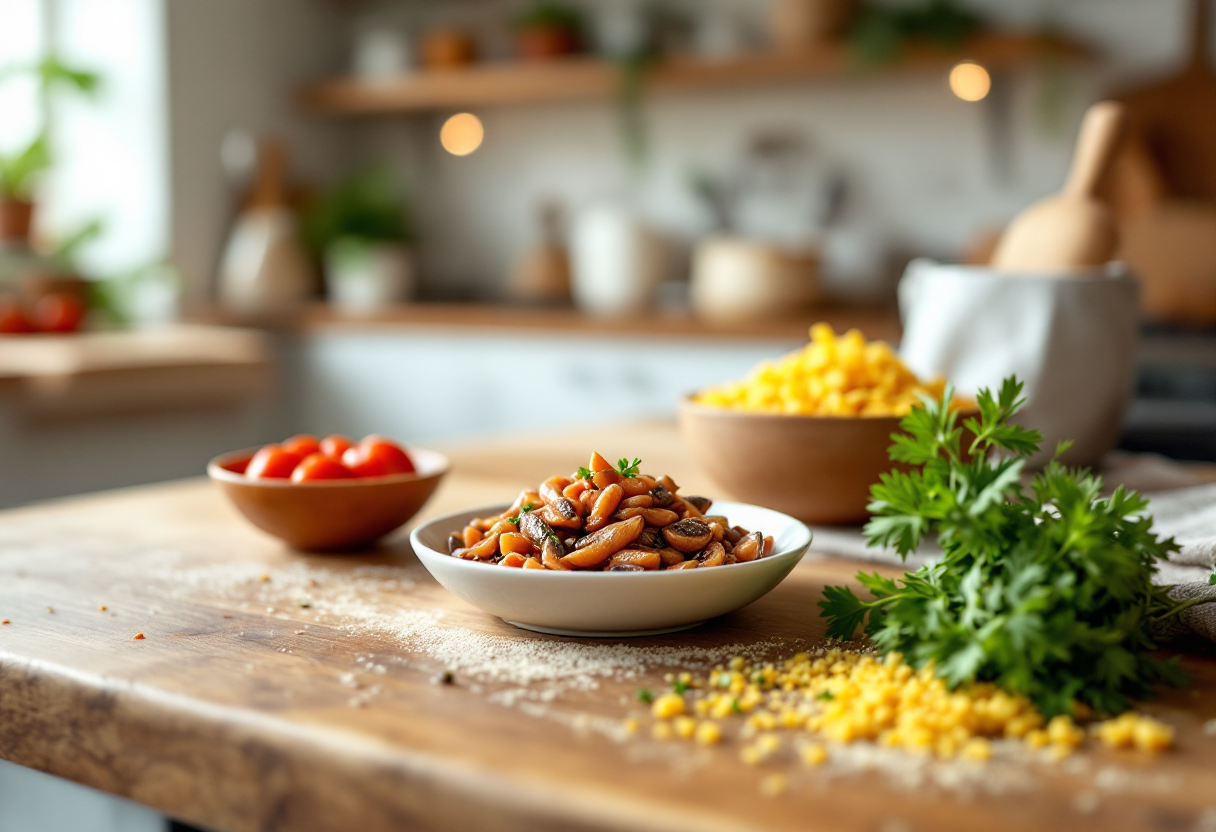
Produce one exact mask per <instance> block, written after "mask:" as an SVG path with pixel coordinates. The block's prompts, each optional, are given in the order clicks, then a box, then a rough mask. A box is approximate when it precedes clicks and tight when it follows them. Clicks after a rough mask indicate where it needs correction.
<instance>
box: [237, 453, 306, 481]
mask: <svg viewBox="0 0 1216 832" xmlns="http://www.w3.org/2000/svg"><path fill="white" fill-rule="evenodd" d="M301 459H303V457H301V456H300V455H299V454H293V453H292V452H291V451H287V450H284V449H283V446H282V445H267V446H266V447H264V448H262V449H261V450H259V451H258V452H257V453H256V454H254V455H253V459H251V460H249V467H248V468H246V469H245V476H247V477H249V478H251V479H255V480H258V479H261V480H285V479H288V478H290V477H291V472H292V471H294V470H295V469H296V466H297V465H299V464H300V460H301Z"/></svg>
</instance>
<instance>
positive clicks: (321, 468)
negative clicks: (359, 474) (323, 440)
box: [291, 452, 355, 482]
mask: <svg viewBox="0 0 1216 832" xmlns="http://www.w3.org/2000/svg"><path fill="white" fill-rule="evenodd" d="M354 476H355V472H354V471H352V470H350V469H349V468H347V467H346V466H345V465H343V464H342V463H341V462H338V460H336V459H334V458H333V457H328V456H326V455H325V454H323V453H320V452H317V453H315V454H310V455H309V456H307V457H305V458H304V460H303V461H302V462H301V463H300V464H299V465H297V466H296V469H295V470H294V471H292V472H291V481H292V482H318V481H320V480H348V479H351V478H352V477H354Z"/></svg>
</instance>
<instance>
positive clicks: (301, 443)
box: [281, 433, 321, 457]
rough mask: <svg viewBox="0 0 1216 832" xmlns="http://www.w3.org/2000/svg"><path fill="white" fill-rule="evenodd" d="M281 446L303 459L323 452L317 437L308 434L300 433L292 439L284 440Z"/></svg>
mask: <svg viewBox="0 0 1216 832" xmlns="http://www.w3.org/2000/svg"><path fill="white" fill-rule="evenodd" d="M281 444H282V446H283V450H285V451H291V452H292V453H293V454H299V455H300V456H301V457H306V456H312V455H313V454H315V453H319V452H320V450H321V443H320V442H318V441H317V437H315V436H310V435H309V434H307V433H298V434H296V435H295V436H293V437H291V438H290V439H286V440H284V441H283V442H282V443H281Z"/></svg>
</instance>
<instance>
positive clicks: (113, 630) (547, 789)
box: [0, 424, 1216, 832]
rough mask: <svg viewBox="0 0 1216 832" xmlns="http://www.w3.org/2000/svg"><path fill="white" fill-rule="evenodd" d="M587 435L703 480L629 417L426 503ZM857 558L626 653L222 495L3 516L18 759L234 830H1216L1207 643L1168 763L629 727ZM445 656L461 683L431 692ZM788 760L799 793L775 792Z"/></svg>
mask: <svg viewBox="0 0 1216 832" xmlns="http://www.w3.org/2000/svg"><path fill="white" fill-rule="evenodd" d="M592 446H594V447H596V448H598V449H600V450H602V451H603V452H604V453H606V454H609V455H613V454H615V455H618V456H620V455H624V454H626V453H628V454H630V455H634V454H636V455H638V456H641V457H642V458H643V459H644V460H645V463H646V467H647V468H648V469H650V470H658V469H662V470H665V471H667V472H669V473H670V474H672V475H673V476H674V477H675V478H676V479H677V481H679V482H681V483H682V484H683V485H684V486H685V487H686V488H687V489H689V490H695V491H707V490H708V489H707V486H706V484H705V482H704V481H703V480H702V479H701V477H700V476H699V474H698V472H697V471H696V469H695V468H694V467H693V466H692V464H691V463H690V461H689V460H688V459H687V458H686V457H685V455H684V454H683V452H682V450H681V448H680V445H679V442H678V439H677V437H676V435H675V430H674V428H673V427H672V426H670V425H666V424H655V425H641V426H624V427H620V428H618V429H613V430H601V431H597V432H595V433H584V434H567V435H561V436H535V437H530V438H519V439H516V440H513V441H499V442H494V443H485V444H482V445H463V446H461V447H459V448H456V449H453V450H452V454H451V455H452V458H453V462H454V464H455V472H454V473H453V474H452V475H451V476H450V477H449V478H448V480H447V481H446V482H445V483H444V485H443V486H442V488H441V490H440V492H439V493H438V494H437V495H436V498H435V499H434V501H433V502H432V503H431V504H430V505H429V506H427V508H426V510H425V515H426V516H434V515H435V514H437V513H441V512H447V511H450V510H454V509H457V508H462V507H467V506H470V505H477V504H483V503H488V502H493V501H496V500H500V499H503V498H505V497H507V496H509V495H511V494H513V493H515V492H516V491H517V490H518V489H519V488H521V487H522V486H524V485H526V484H534V483H536V482H537V481H539V480H540V479H541V478H542V476H545V475H548V474H550V473H552V472H554V471H565V470H567V469H569V468H570V467H571V466H572V465H575V464H577V463H578V462H581V460H582V459H583V457H584V456H586V454H587V452H588V450H589V449H590V448H591V447H592ZM614 458H615V457H614ZM856 568H857V565H856V564H854V563H849V562H842V561H834V560H827V559H820V558H816V557H808V559H806V560H805V561H804V562H803V563H802V564H801V565H800V566H799V567H798V568H797V569H796V570H795V571H794V573H793V574H792V575H791V576H790V577H789V578H788V579H787V580H786V581H785V583H783V584H782V585H781V586H780V587H779V588H778V589H777V590H775V591H774V592H772V593H771V594H770V595H768V596H767V597H765V598H763V599H762V600H760V601H758V602H756V603H755V604H753V605H752V606H750V607H748V608H747V609H744V610H742V611H740V612H737V613H735V614H733V615H729V616H726V617H724V618H722V619H720V620H717V621H714V622H711V623H709V624H706V625H704V626H702V627H699V628H697V629H694V630H691V631H687V632H685V633H680V634H676V635H671V636H664V637H659V638H649V639H636V640H631V641H630V642H629V645H628V647H625V648H617V647H612V646H611V645H604V644H603V643H594V642H589V641H581V640H574V639H561V638H555V637H547V636H541V635H537V634H533V633H528V632H523V631H520V630H516V629H514V628H512V627H511V626H509V625H507V624H505V623H503V622H501V621H498V620H495V619H491V618H489V617H487V616H485V615H483V614H482V613H480V612H478V611H477V610H475V609H473V608H471V607H469V606H467V605H465V604H464V603H463V602H461V601H459V600H457V599H455V598H454V597H452V596H450V595H449V594H448V593H446V592H445V591H444V590H443V589H442V588H440V587H439V586H438V585H436V584H435V583H434V582H433V581H432V580H430V578H429V576H428V575H427V573H426V572H425V571H424V570H423V569H422V567H421V566H420V565H419V564H418V562H417V561H416V560H415V559H414V558H413V556H412V554H411V553H410V552H409V549H408V546H407V545H406V543H405V542H404V541H403V539H402V538H401V537H397V538H396V539H395V540H393V541H392V542H391V543H390V544H389V545H388V546H387V547H385V548H384V549H382V550H380V551H376V552H372V553H366V554H360V555H345V556H339V555H331V556H318V555H302V554H298V553H293V552H290V551H286V550H285V549H284V548H282V547H281V546H279V545H278V544H277V543H276V542H275V541H273V540H269V539H267V538H266V537H264V536H262V535H261V534H259V533H258V532H256V531H255V530H253V529H252V528H251V527H249V526H248V525H246V524H245V523H244V522H243V521H242V519H241V518H240V517H238V516H237V514H236V513H235V511H234V510H233V509H232V508H231V507H230V506H228V505H227V504H225V503H224V502H223V500H222V498H221V496H220V494H219V493H218V492H217V491H216V490H214V489H212V487H211V486H210V484H209V483H207V482H205V481H201V480H197V481H186V482H179V483H170V484H165V485H161V486H156V487H147V488H141V489H133V490H127V491H118V492H112V493H106V494H99V495H94V496H89V497H84V498H75V499H71V500H64V501H61V502H55V503H49V504H44V505H41V506H37V507H31V508H25V509H20V510H15V511H7V512H3V513H0V619H8V620H9V621H10V622H11V623H8V624H5V625H3V626H0V757H3V758H5V759H8V760H11V761H13V762H16V763H19V764H21V765H25V766H29V767H32V768H36V769H41V770H43V771H47V772H50V773H52V774H56V775H59V776H62V777H66V778H69V779H71V780H75V781H78V782H81V783H85V784H87V785H90V786H93V787H96V788H99V789H103V790H105V791H107V792H111V793H114V794H117V795H122V796H124V797H128V798H131V799H133V800H136V801H139V802H141V803H144V804H147V805H149V806H153V807H155V808H157V809H159V810H162V811H164V812H166V813H169V814H172V815H174V816H177V817H180V818H182V819H184V820H187V821H191V822H194V823H197V824H199V825H202V826H204V827H208V828H212V829H216V830H221V831H222V832H247V831H248V832H252V830H293V831H296V832H298V830H352V829H358V830H361V832H379V830H385V832H387V830H402V829H419V830H421V829H436V830H438V829H444V830H453V829H455V830H462V832H463V831H464V830H483V829H484V830H490V829H493V830H528V831H529V832H535V831H536V830H688V832H694V830H695V832H719V831H721V832H727V830H762V829H763V830H795V829H798V830H802V829H807V828H816V829H825V830H897V829H898V830H921V829H924V830H940V829H947V828H957V829H984V830H989V832H1001V830H1022V829H1035V830H1041V829H1049V828H1060V829H1063V828H1068V829H1072V830H1104V831H1105V830H1123V829H1129V830H1130V829H1160V830H1175V829H1177V830H1184V829H1185V830H1191V829H1207V828H1209V826H1205V825H1204V824H1210V823H1211V822H1212V821H1213V819H1216V737H1212V736H1209V735H1208V733H1210V732H1207V733H1205V731H1204V725H1205V723H1207V724H1208V725H1212V724H1216V723H1209V722H1208V720H1211V719H1213V718H1216V658H1214V657H1213V654H1212V652H1211V651H1208V652H1207V654H1205V655H1190V656H1187V657H1186V659H1185V663H1186V666H1187V669H1188V670H1189V671H1190V673H1191V674H1192V676H1193V677H1194V678H1195V683H1194V685H1193V686H1192V687H1191V688H1189V689H1187V690H1182V691H1170V692H1167V693H1165V694H1163V695H1162V696H1161V697H1160V698H1159V699H1158V700H1156V701H1155V702H1153V703H1152V704H1150V705H1149V706H1148V710H1150V712H1152V713H1154V714H1157V715H1159V716H1160V717H1161V718H1163V719H1165V720H1167V721H1169V722H1170V723H1171V724H1173V725H1175V726H1176V727H1177V729H1178V746H1179V747H1178V749H1177V750H1176V751H1174V752H1172V753H1170V754H1167V755H1165V756H1162V757H1160V758H1155V759H1146V758H1144V757H1141V756H1138V755H1137V754H1135V753H1132V752H1119V753H1115V752H1106V751H1091V752H1086V753H1084V754H1083V755H1081V756H1078V757H1074V758H1071V759H1070V760H1069V761H1067V762H1065V763H1063V764H1059V765H1055V766H1051V765H1048V764H1045V763H1029V762H1027V763H1019V764H1017V766H1015V768H1014V769H1008V768H1007V767H1002V765H1004V764H1002V765H997V764H995V763H994V764H990V768H982V767H972V768H968V767H967V766H971V765H972V764H966V765H964V764H952V765H954V768H952V769H949V770H948V772H947V773H945V774H943V775H942V776H940V777H936V778H933V779H932V782H922V783H920V784H919V785H917V784H915V783H914V778H913V781H909V779H908V777H907V776H905V775H909V774H914V773H915V772H917V771H920V770H921V768H920V764H919V763H916V762H915V761H914V759H913V758H908V762H907V764H906V766H905V765H904V764H903V763H900V764H899V766H898V767H897V768H898V770H897V771H891V770H889V769H888V770H887V771H885V772H884V773H879V772H877V771H873V770H863V771H859V772H856V773H853V774H849V773H847V772H844V771H842V770H840V769H839V768H836V767H833V765H832V764H831V763H830V762H829V763H828V764H826V765H825V766H823V767H820V768H815V769H803V768H802V767H800V766H799V765H797V764H796V763H794V762H792V761H790V762H789V763H771V764H766V765H763V766H760V767H758V768H749V767H746V766H744V765H743V764H742V763H740V762H739V759H738V752H739V745H738V742H737V741H733V740H730V739H728V740H727V741H726V742H724V743H723V744H722V745H721V746H717V747H714V748H710V749H704V748H700V747H697V746H693V745H690V744H686V743H681V742H676V743H659V742H655V741H653V740H651V739H649V738H648V735H647V734H646V731H645V729H643V731H642V732H641V733H640V734H639V735H637V736H634V737H631V738H628V739H623V738H622V737H620V736H618V735H617V734H618V731H617V729H618V728H619V726H620V724H621V721H622V720H623V719H624V718H625V717H626V716H627V715H628V714H630V713H631V712H637V705H636V703H634V702H633V699H632V694H633V693H634V692H635V691H636V690H637V688H638V687H641V686H648V687H654V688H658V687H661V686H662V681H661V673H662V671H663V668H660V667H649V668H646V669H641V670H637V671H636V672H635V673H634V675H633V677H632V678H624V679H622V678H619V674H617V675H606V676H597V675H596V673H595V670H596V668H597V667H601V666H602V665H603V664H604V663H605V662H608V663H611V662H617V663H618V664H619V663H620V662H622V661H624V662H625V666H627V667H628V666H629V665H628V657H629V656H633V655H635V654H637V655H640V654H639V653H638V651H645V649H646V648H650V647H656V646H663V645H681V646H695V647H701V648H707V649H711V650H712V649H719V650H721V649H722V648H723V647H724V646H728V645H755V644H758V643H764V642H770V643H773V648H772V649H774V650H776V651H777V652H778V654H780V653H792V652H794V651H796V650H797V649H800V648H801V647H803V646H805V645H807V644H813V643H814V642H815V641H817V640H818V639H819V638H820V637H821V635H822V632H823V627H822V626H821V624H820V622H819V619H818V617H817V610H816V608H815V602H816V600H817V599H818V597H819V594H820V591H821V588H822V586H823V584H824V583H825V582H840V581H843V580H847V579H848V577H849V576H850V575H851V574H852V573H853V572H854V571H855V570H856ZM137 632H142V633H144V634H145V636H146V638H145V639H143V640H134V639H133V636H134V635H135V634H136V633H137ZM799 640H801V641H799ZM623 657H624V658H623ZM478 663H480V665H479V664H478ZM580 663H581V664H580ZM452 666H455V668H456V684H455V685H451V686H447V685H438V684H434V683H433V682H432V680H433V678H434V675H435V674H436V673H437V672H438V671H442V670H444V669H445V668H447V667H452ZM546 673H547V674H548V675H546ZM529 674H532V676H533V679H532V682H531V683H530V684H526V685H525V684H524V681H527V680H524V681H521V678H520V677H521V675H522V676H528V675H529ZM647 721H648V720H645V719H644V720H643V722H644V724H645V723H646V722H647ZM922 762H923V761H922ZM960 767H961V768H960ZM774 772H784V773H786V775H787V776H788V778H789V779H788V783H789V789H788V791H787V792H785V793H784V794H781V795H779V796H765V795H764V794H763V793H762V788H761V786H762V784H764V783H766V782H769V781H766V778H767V777H770V776H771V775H772V774H773V773H774Z"/></svg>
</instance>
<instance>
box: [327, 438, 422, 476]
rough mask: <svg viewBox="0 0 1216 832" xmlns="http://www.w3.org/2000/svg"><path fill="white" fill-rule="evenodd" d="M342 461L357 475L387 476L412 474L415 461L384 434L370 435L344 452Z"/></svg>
mask: <svg viewBox="0 0 1216 832" xmlns="http://www.w3.org/2000/svg"><path fill="white" fill-rule="evenodd" d="M342 462H343V463H345V465H346V467H347V468H349V469H350V470H352V471H354V472H355V476H356V477H387V476H391V475H392V474H412V473H413V472H414V462H413V460H411V459H410V457H409V454H407V453H406V452H405V451H403V450H401V446H399V445H398V444H397V443H396V442H393V441H392V440H391V439H385V438H384V437H383V436H369V437H367V438H366V439H364V440H363V441H362V442H360V443H359V444H358V445H355V446H354V447H353V448H350V449H348V450H347V451H346V453H344V454H342Z"/></svg>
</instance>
